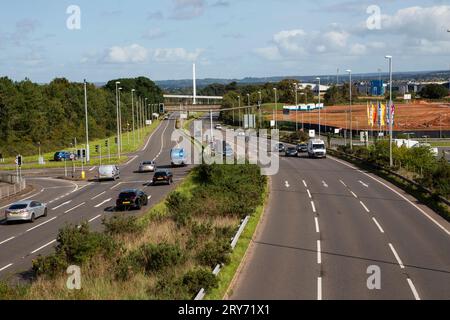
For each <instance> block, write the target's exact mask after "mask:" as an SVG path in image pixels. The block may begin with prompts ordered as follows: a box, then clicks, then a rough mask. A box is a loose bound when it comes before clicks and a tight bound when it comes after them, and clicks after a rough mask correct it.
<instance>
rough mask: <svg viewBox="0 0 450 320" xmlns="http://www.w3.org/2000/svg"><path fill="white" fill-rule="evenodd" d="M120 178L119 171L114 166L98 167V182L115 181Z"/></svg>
mask: <svg viewBox="0 0 450 320" xmlns="http://www.w3.org/2000/svg"><path fill="white" fill-rule="evenodd" d="M119 178H120V170H119V167H118V166H116V165H104V166H100V167H98V181H101V180H114V181H115V180H116V179H119Z"/></svg>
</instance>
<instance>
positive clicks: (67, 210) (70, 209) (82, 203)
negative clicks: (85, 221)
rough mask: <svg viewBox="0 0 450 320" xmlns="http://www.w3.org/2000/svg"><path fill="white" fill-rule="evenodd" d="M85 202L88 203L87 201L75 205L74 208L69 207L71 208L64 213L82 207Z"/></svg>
mask: <svg viewBox="0 0 450 320" xmlns="http://www.w3.org/2000/svg"><path fill="white" fill-rule="evenodd" d="M84 204H86V202H83V203H80V204H79V205H77V206H75V207H73V208H72V209H69V210H67V211H65V212H64V213H69V212H70V211H73V210H75V209H77V208H79V207H81V206H82V205H84Z"/></svg>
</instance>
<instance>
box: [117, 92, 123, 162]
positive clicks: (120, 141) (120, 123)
mask: <svg viewBox="0 0 450 320" xmlns="http://www.w3.org/2000/svg"><path fill="white" fill-rule="evenodd" d="M122 90H123V88H119V127H120V131H119V135H120V139H119V140H118V142H119V149H120V153H122V133H123V131H122V106H121V105H120V95H121V92H122Z"/></svg>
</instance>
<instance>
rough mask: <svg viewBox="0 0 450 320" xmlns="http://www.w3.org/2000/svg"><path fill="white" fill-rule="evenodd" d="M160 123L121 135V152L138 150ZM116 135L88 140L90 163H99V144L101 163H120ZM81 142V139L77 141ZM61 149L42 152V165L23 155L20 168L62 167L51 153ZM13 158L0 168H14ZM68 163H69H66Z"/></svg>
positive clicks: (77, 164) (80, 146) (78, 165)
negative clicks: (97, 147)
mask: <svg viewBox="0 0 450 320" xmlns="http://www.w3.org/2000/svg"><path fill="white" fill-rule="evenodd" d="M159 124H160V121H159V120H156V121H154V122H153V123H152V124H151V125H150V126H147V127H145V128H142V129H139V130H136V131H135V132H134V133H133V132H126V133H124V134H123V135H122V154H126V153H130V152H134V151H137V150H139V149H140V148H142V147H143V146H144V145H145V142H146V138H147V137H148V135H149V134H150V133H152V132H153V131H154V130H155V129H156V128H157V127H158V125H159ZM116 137H117V136H112V137H109V138H104V139H97V140H93V141H90V142H89V150H90V155H91V163H90V164H91V165H99V164H100V159H99V157H100V152H96V150H95V146H96V145H99V146H101V152H102V158H103V159H102V163H105V164H108V163H120V162H118V161H117V158H116V157H115V156H116V155H117V145H116V144H115V138H116ZM107 140H108V143H109V152H108V148H107V147H105V142H106V141H107ZM78 142H82V141H78ZM83 147H84V144H83V143H79V144H78V145H77V146H76V147H75V148H74V147H67V148H65V149H62V150H66V151H70V150H72V151H73V150H74V149H77V148H83ZM57 151H61V150H54V151H52V152H47V153H44V154H42V156H43V157H44V160H45V164H44V165H39V164H38V163H37V162H38V157H39V155H33V156H26V157H23V160H22V161H23V166H22V169H39V168H63V167H64V162H54V161H52V160H53V155H54V154H55V152H57ZM99 151H100V150H99ZM109 154H110V155H111V161H109V157H108V155H109ZM126 160H127V157H123V159H122V158H121V162H124V161H126ZM14 161H15V158H14V157H10V158H6V159H5V162H4V163H1V164H0V169H1V170H15V169H16V166H15V163H14ZM68 165H69V163H68ZM75 165H76V166H77V167H80V166H81V161H75Z"/></svg>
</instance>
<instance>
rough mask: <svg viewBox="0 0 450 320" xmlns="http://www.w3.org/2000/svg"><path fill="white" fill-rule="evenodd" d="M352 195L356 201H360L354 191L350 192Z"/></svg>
mask: <svg viewBox="0 0 450 320" xmlns="http://www.w3.org/2000/svg"><path fill="white" fill-rule="evenodd" d="M350 193H351V194H352V196H354V197H355V198H356V199H358V196H357V195H356V194H355V193H354V192H353V191H350Z"/></svg>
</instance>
